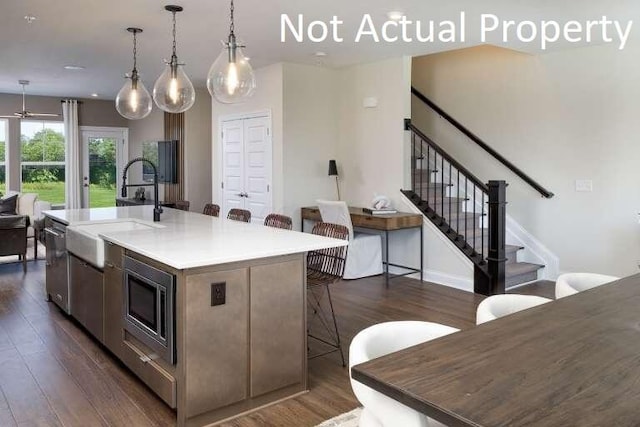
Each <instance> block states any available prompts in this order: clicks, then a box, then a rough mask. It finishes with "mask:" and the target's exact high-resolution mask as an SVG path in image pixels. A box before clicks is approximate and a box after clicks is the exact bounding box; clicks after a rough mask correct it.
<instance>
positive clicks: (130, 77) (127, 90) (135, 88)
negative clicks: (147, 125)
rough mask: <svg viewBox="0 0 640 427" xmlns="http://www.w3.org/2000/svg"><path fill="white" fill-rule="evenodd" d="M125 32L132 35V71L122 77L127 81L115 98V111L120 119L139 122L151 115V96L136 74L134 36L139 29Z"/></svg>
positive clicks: (136, 47) (136, 52)
mask: <svg viewBox="0 0 640 427" xmlns="http://www.w3.org/2000/svg"><path fill="white" fill-rule="evenodd" d="M127 31H129V32H130V33H132V34H133V70H132V71H131V74H125V76H124V77H125V78H126V79H127V81H126V82H125V84H124V86H122V89H120V92H118V96H117V97H116V110H118V113H120V115H121V116H122V117H125V118H127V119H129V120H140V119H144V118H145V117H147V116H148V115H149V113H151V108H152V107H153V104H152V102H151V95H149V91H147V88H146V87H144V84H143V83H142V80H140V75H139V74H138V67H137V56H138V43H137V38H136V36H137V34H138V33H141V32H142V30H141V29H140V28H127Z"/></svg>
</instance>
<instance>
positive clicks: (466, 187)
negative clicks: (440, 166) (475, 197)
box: [464, 175, 469, 240]
mask: <svg viewBox="0 0 640 427" xmlns="http://www.w3.org/2000/svg"><path fill="white" fill-rule="evenodd" d="M468 189H469V182H468V178H467V176H466V175H465V176H464V205H465V207H466V206H467V200H468V199H469V197H468V192H469V190H468ZM467 217H468V215H467V212H465V215H464V240H468V237H469V232H468V228H467Z"/></svg>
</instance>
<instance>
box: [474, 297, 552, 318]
mask: <svg viewBox="0 0 640 427" xmlns="http://www.w3.org/2000/svg"><path fill="white" fill-rule="evenodd" d="M551 301H553V300H551V299H549V298H543V297H539V296H535V295H518V294H504V295H492V296H490V297H487V298H485V299H484V300H483V301H482V302H481V303H480V304H479V305H478V309H477V310H476V325H480V324H481V323H485V322H489V321H491V320H495V319H497V318H499V317H504V316H508V315H510V314H513V313H516V312H518V311H522V310H526V309H528V308H532V307H536V306H538V305H542V304H546V303H548V302H551Z"/></svg>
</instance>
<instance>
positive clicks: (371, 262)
mask: <svg viewBox="0 0 640 427" xmlns="http://www.w3.org/2000/svg"><path fill="white" fill-rule="evenodd" d="M317 203H318V208H319V209H320V216H321V217H322V221H323V222H328V223H331V224H339V225H344V226H345V227H347V229H348V230H349V251H348V252H347V262H346V265H345V268H344V276H343V278H344V279H360V278H361V277H368V276H376V275H378V274H382V238H381V237H380V235H378V234H366V233H354V231H353V224H352V223H351V215H350V214H349V207H348V206H347V204H346V203H345V202H334V201H329V200H318V201H317Z"/></svg>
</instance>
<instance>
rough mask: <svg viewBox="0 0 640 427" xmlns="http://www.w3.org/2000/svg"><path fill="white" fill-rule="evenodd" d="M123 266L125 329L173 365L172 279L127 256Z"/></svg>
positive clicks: (170, 276) (160, 271)
mask: <svg viewBox="0 0 640 427" xmlns="http://www.w3.org/2000/svg"><path fill="white" fill-rule="evenodd" d="M123 267H124V276H125V277H124V310H123V312H124V324H125V329H126V330H127V331H128V332H129V333H130V334H131V335H133V336H134V337H136V338H137V339H139V340H140V341H141V342H142V343H143V344H145V345H146V346H148V347H149V348H151V349H152V350H153V351H155V352H156V353H157V355H158V357H160V358H162V359H164V360H165V361H167V362H168V363H170V364H172V365H173V364H175V363H176V345H175V329H176V327H175V282H176V278H175V276H174V275H172V274H169V273H167V272H165V271H162V270H159V269H157V268H155V267H153V266H151V265H148V264H145V263H143V262H141V261H138V260H136V259H134V258H131V257H128V256H125V258H124V266H123Z"/></svg>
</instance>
